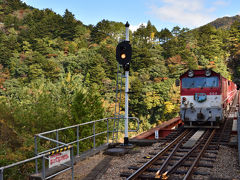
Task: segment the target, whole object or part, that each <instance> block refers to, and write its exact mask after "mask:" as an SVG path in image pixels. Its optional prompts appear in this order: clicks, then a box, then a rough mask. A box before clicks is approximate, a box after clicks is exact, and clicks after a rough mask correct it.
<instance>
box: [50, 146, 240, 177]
mask: <svg viewBox="0 0 240 180" xmlns="http://www.w3.org/2000/svg"><path fill="white" fill-rule="evenodd" d="M162 147H163V146H161V143H155V144H153V145H152V146H149V147H136V148H134V149H133V150H132V152H133V153H130V154H126V155H124V156H119V157H117V156H116V157H112V159H111V161H110V162H109V163H108V165H107V166H108V167H107V168H106V167H105V170H104V171H102V172H101V174H99V175H98V176H96V177H95V179H99V180H112V179H114V180H118V179H126V178H122V177H120V173H122V172H134V170H129V169H128V167H129V166H141V165H142V164H139V162H140V161H147V159H144V158H143V157H144V156H150V157H152V156H153V155H149V152H156V153H157V152H158V151H159V150H160V149H161V148H162ZM106 157H109V156H108V155H103V154H102V153H100V154H98V155H95V156H93V157H90V158H88V159H86V160H84V161H81V162H78V163H77V165H75V166H74V168H75V169H74V171H75V178H74V179H79V180H86V179H89V178H87V177H89V176H87V175H88V174H89V173H91V172H92V171H93V169H95V168H96V167H95V166H97V165H98V164H101V161H103V160H104V158H106ZM213 165H214V167H213V168H211V169H209V171H210V172H209V173H210V174H211V175H210V177H209V179H211V178H212V179H224V178H225V179H240V168H239V166H238V152H237V149H236V148H231V147H227V146H220V148H219V152H218V155H217V158H216V160H215V162H214V164H213ZM60 179H71V171H68V172H66V173H63V174H61V175H59V176H57V177H55V178H54V180H60ZM90 179H91V178H90Z"/></svg>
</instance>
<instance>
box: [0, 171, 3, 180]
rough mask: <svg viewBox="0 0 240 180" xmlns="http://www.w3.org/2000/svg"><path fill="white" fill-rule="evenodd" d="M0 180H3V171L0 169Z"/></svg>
mask: <svg viewBox="0 0 240 180" xmlns="http://www.w3.org/2000/svg"><path fill="white" fill-rule="evenodd" d="M0 180H3V169H0Z"/></svg>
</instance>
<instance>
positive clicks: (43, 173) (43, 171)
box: [42, 156, 46, 179]
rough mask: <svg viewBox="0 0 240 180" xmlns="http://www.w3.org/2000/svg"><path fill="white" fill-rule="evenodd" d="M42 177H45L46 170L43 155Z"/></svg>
mask: <svg viewBox="0 0 240 180" xmlns="http://www.w3.org/2000/svg"><path fill="white" fill-rule="evenodd" d="M42 178H43V179H45V178H46V172H45V156H43V157H42Z"/></svg>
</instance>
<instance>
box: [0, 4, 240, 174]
mask: <svg viewBox="0 0 240 180" xmlns="http://www.w3.org/2000/svg"><path fill="white" fill-rule="evenodd" d="M124 23H125V22H124ZM130 23H131V22H130ZM239 27H240V22H234V23H233V24H232V25H231V27H230V28H229V29H216V28H215V27H214V26H212V25H211V24H208V25H206V26H202V27H200V28H197V29H194V30H189V29H188V28H179V27H178V26H176V27H174V28H173V29H167V28H165V27H163V29H162V30H159V31H158V30H157V29H156V28H155V26H154V25H153V24H151V22H150V21H148V23H147V26H144V25H142V26H141V27H140V28H139V29H137V31H135V32H131V33H130V41H131V44H132V47H133V55H132V64H131V67H130V91H132V92H134V93H133V94H130V95H129V96H130V97H129V98H130V100H129V108H130V109H129V113H130V116H136V117H138V118H140V120H141V130H142V131H143V130H145V129H147V128H149V127H151V126H153V125H155V124H158V123H161V122H162V121H165V120H167V119H170V118H172V117H175V116H177V115H178V111H179V108H178V103H179V89H178V88H177V87H176V86H175V85H174V82H175V79H176V78H178V77H179V75H180V74H182V73H183V72H185V71H186V70H188V69H197V68H213V70H215V71H216V72H220V73H221V74H222V75H224V76H225V77H227V78H230V79H232V80H235V81H238V79H237V77H239V76H240V64H239V62H240V60H239V56H240V28H239ZM124 34H125V27H124V24H123V23H122V22H113V21H109V20H102V21H100V22H98V23H97V24H96V25H89V26H86V25H84V24H83V23H82V22H81V21H80V20H77V19H76V18H75V17H74V15H73V14H72V13H71V12H70V11H68V10H66V11H65V13H64V15H63V16H60V15H58V14H56V13H55V12H53V11H52V10H50V9H45V10H38V9H35V8H33V7H29V6H27V5H26V4H24V3H22V2H21V1H20V0H0V75H1V76H0V166H2V165H6V164H10V163H11V162H14V161H17V160H22V159H24V158H27V157H32V156H33V155H34V154H33V152H34V144H33V142H34V139H33V137H34V134H36V133H39V132H43V131H47V130H51V129H55V128H60V127H65V126H69V125H73V124H78V123H82V122H86V121H91V120H95V119H100V118H102V117H111V116H113V114H114V98H115V91H114V89H115V86H116V72H117V61H116V59H115V48H116V46H117V44H118V42H119V39H124ZM234 77H236V78H234ZM122 98H124V96H122ZM123 110H124V109H123V107H122V111H123ZM69 138H71V137H69ZM45 146H47V144H46V145H45ZM24 170H25V169H24V168H23V169H21V170H20V172H16V173H24Z"/></svg>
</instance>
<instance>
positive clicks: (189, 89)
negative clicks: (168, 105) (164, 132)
mask: <svg viewBox="0 0 240 180" xmlns="http://www.w3.org/2000/svg"><path fill="white" fill-rule="evenodd" d="M221 79H222V77H221V76H220V74H218V73H216V72H214V71H211V70H194V71H192V70H189V71H187V72H186V73H185V74H183V75H182V76H181V77H180V81H181V87H180V88H181V106H180V117H181V119H182V120H183V121H184V126H190V127H192V126H199V125H201V126H203V125H204V126H210V127H213V126H216V127H217V126H218V124H219V122H220V121H221V120H222V119H223V115H222V114H223V111H222V95H221V94H222V93H221V89H222V88H221V84H222V83H221Z"/></svg>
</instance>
